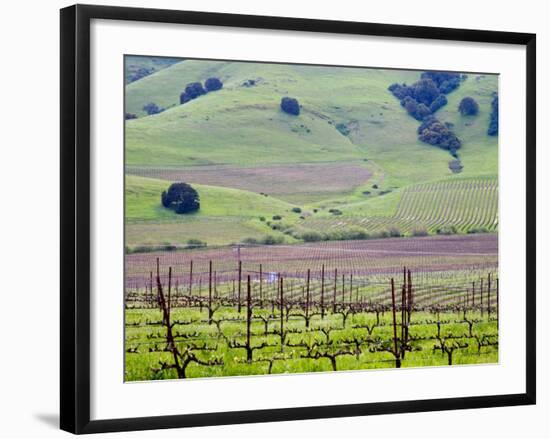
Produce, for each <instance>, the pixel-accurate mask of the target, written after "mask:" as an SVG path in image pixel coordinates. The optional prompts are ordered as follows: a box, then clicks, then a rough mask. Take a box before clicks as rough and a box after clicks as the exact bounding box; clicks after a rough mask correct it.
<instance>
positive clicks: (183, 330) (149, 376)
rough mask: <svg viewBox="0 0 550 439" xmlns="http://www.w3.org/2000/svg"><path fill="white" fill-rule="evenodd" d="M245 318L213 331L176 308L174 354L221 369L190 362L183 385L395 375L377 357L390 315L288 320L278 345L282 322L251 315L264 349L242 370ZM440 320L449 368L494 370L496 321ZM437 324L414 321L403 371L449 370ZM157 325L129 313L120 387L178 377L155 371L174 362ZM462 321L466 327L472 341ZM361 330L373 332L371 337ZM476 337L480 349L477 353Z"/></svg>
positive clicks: (455, 316) (230, 319)
mask: <svg viewBox="0 0 550 439" xmlns="http://www.w3.org/2000/svg"><path fill="white" fill-rule="evenodd" d="M245 311H246V309H245V308H243V311H242V312H241V313H238V312H237V311H236V310H235V309H232V308H220V309H219V310H218V311H216V313H215V314H214V317H215V320H216V321H217V324H214V323H212V324H208V312H207V310H203V311H202V312H201V311H200V310H199V309H198V308H197V309H189V308H180V309H177V310H175V311H174V312H173V314H172V318H173V320H174V321H178V322H181V324H176V325H175V326H174V330H175V333H176V334H177V336H178V337H176V340H177V344H178V346H179V348H180V349H181V350H184V349H185V347H188V346H190V345H193V346H195V347H196V349H194V351H193V354H194V355H196V356H197V357H198V358H199V359H200V360H202V361H204V362H208V361H212V360H217V361H221V362H222V364H219V365H208V364H206V365H205V364H197V363H195V362H191V363H190V364H189V367H188V368H187V370H186V378H200V377H219V376H235V375H258V374H280V373H305V372H308V373H310V372H329V371H333V370H334V367H336V370H362V369H379V368H392V367H395V357H394V356H393V354H392V353H391V352H388V351H384V350H382V349H384V348H385V347H387V346H388V342H387V341H388V340H391V338H392V328H393V326H392V317H391V313H385V314H384V315H383V316H382V317H381V319H380V321H379V324H378V325H376V316H375V313H374V312H372V313H368V312H365V313H357V314H353V315H351V316H349V317H347V319H346V323H345V325H344V323H343V316H342V315H340V314H333V313H331V312H328V313H327V315H326V317H325V318H321V317H320V316H315V317H313V318H312V320H311V322H310V326H309V327H308V328H306V327H305V321H304V319H303V318H301V317H299V316H297V315H292V314H291V315H290V317H289V320H288V321H287V320H286V319H284V331H288V334H287V336H286V338H285V343H284V344H283V345H281V337H280V333H277V331H279V330H280V319H278V318H277V316H276V315H272V316H271V317H270V315H271V314H270V312H269V310H267V309H263V310H256V311H254V314H253V316H254V319H253V322H252V324H251V333H252V336H251V345H252V346H253V347H259V346H262V343H265V344H266V346H265V347H262V348H261V349H256V350H254V351H253V356H252V361H251V362H248V361H247V356H246V351H245V349H244V348H242V347H234V346H235V344H234V343H240V344H244V343H245V340H246V316H245V314H246V313H245ZM262 317H263V318H264V320H262ZM439 317H440V318H441V320H442V321H443V322H444V323H443V324H442V325H441V328H442V329H441V334H444V337H445V338H447V342H446V343H447V344H448V345H449V347H455V346H460V347H459V348H456V349H455V350H454V351H453V352H452V357H451V361H452V364H454V365H457V364H476V363H497V362H498V346H497V345H496V344H495V342H496V340H497V335H498V332H497V322H496V320H495V319H494V318H490V317H488V316H487V314H485V315H484V316H483V317H482V316H481V314H480V312H476V311H472V312H469V313H466V319H464V316H463V315H462V313H460V312H459V313H453V312H443V313H440V315H439ZM435 319H436V315H435V314H432V313H429V312H418V313H414V314H413V317H412V318H411V326H410V327H411V330H410V338H411V339H413V340H414V341H412V342H411V349H412V350H411V352H407V354H406V355H405V358H404V359H403V360H401V367H427V366H447V365H449V361H450V360H449V355H448V353H446V352H444V351H441V349H439V350H438V349H437V346H441V344H442V343H441V340H442V339H438V338H437V334H438V327H437V324H436V322H435ZM161 320H162V314H161V312H160V311H158V310H155V309H128V310H127V318H126V350H127V352H126V355H125V361H126V370H125V380H126V381H136V380H139V381H144V380H161V379H174V378H177V377H178V376H177V374H176V371H175V370H174V369H164V370H162V369H161V367H160V363H161V362H165V363H170V362H171V361H172V354H171V353H170V352H166V351H164V349H165V345H166V340H165V336H164V327H163V326H162V324H161ZM468 321H471V322H472V333H471V336H470V333H469V324H468ZM361 326H362V327H361ZM365 326H366V327H368V328H369V329H370V330H371V333H370V334H369V332H368V329H366V328H365ZM323 330H324V331H325V332H323ZM482 335H483V336H484V337H485V343H486V344H484V345H482V346H481V347H480V348H479V349H478V341H479V339H480V337H481V336H482ZM476 337H477V338H476ZM443 340H444V339H443ZM449 340H450V341H449ZM487 342H489V343H490V344H487ZM327 343H328V344H327ZM390 344H391V343H390ZM312 347H313V349H310V348H312ZM434 347H435V348H436V349H434ZM378 349H380V350H378ZM335 352H340V355H338V356H336V357H335V365H334V366H333V365H332V363H331V360H330V359H329V358H327V357H319V358H308V354H310V355H312V356H313V357H314V356H315V353H320V354H327V353H328V354H333V353H335Z"/></svg>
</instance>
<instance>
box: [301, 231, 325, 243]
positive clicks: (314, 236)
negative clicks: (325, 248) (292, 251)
mask: <svg viewBox="0 0 550 439" xmlns="http://www.w3.org/2000/svg"><path fill="white" fill-rule="evenodd" d="M300 238H301V239H303V240H304V241H305V242H318V241H324V240H325V236H324V235H323V234H321V233H319V232H304V233H302V234H301V235H300Z"/></svg>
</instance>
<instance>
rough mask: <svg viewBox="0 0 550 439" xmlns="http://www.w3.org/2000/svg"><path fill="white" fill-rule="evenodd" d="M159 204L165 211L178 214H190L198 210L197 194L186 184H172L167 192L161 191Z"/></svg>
mask: <svg viewBox="0 0 550 439" xmlns="http://www.w3.org/2000/svg"><path fill="white" fill-rule="evenodd" d="M161 202H162V205H163V206H164V207H166V208H167V209H172V210H174V211H175V212H176V213H178V214H183V213H191V212H195V211H197V210H199V209H200V199H199V194H198V192H197V191H196V190H195V189H194V188H193V187H192V186H191V185H189V184H187V183H172V184H171V185H170V187H169V188H168V190H167V191H163V192H162V195H161Z"/></svg>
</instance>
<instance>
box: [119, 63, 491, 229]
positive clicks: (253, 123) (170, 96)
mask: <svg viewBox="0 0 550 439" xmlns="http://www.w3.org/2000/svg"><path fill="white" fill-rule="evenodd" d="M209 76H218V77H220V78H221V79H222V81H224V89H223V90H221V91H218V92H214V93H210V94H208V95H206V96H203V97H200V98H199V99H197V100H195V101H192V102H190V103H187V104H185V105H178V101H179V93H180V92H181V90H182V89H183V88H184V86H185V84H187V83H188V82H192V81H197V80H202V81H204V79H205V78H207V77H209ZM418 77H419V73H418V72H408V71H382V70H361V69H346V68H325V67H313V66H291V65H268V64H254V63H225V62H205V61H194V60H187V61H185V62H184V63H180V64H175V65H173V66H171V67H169V68H166V69H164V70H162V71H159V72H157V73H155V74H153V75H151V76H149V77H146V78H143V79H141V80H139V81H137V82H135V83H132V84H130V85H129V86H128V87H127V101H126V103H127V111H129V112H134V113H138V114H140V108H141V107H142V106H143V104H144V103H146V102H155V103H157V104H159V105H161V106H164V107H167V108H168V107H172V108H169V109H168V110H167V111H165V112H163V113H161V114H159V115H155V116H148V117H141V118H140V119H137V120H130V121H128V122H127V124H126V127H127V132H126V135H127V143H126V160H127V164H128V165H130V166H164V167H176V168H177V167H181V166H194V165H209V164H236V165H244V166H257V165H271V164H276V163H277V164H279V163H282V164H285V163H288V164H292V163H300V162H338V161H345V160H357V161H358V163H362V164H363V165H364V166H368V167H369V168H370V169H371V170H372V171H373V172H374V176H373V178H372V179H371V180H370V181H369V182H368V183H366V184H364V185H360V186H359V187H357V188H356V189H355V190H354V191H353V192H351V193H342V194H340V195H337V196H336V197H335V196H334V195H331V196H330V197H328V198H327V199H326V200H321V201H317V202H315V203H313V204H311V205H310V206H305V207H306V208H313V207H314V206H322V207H325V208H326V209H328V208H329V207H331V206H338V207H339V208H340V206H343V210H344V215H346V212H349V211H353V210H355V209H354V208H357V211H355V212H354V215H356V214H357V213H358V212H359V211H360V212H361V213H362V214H365V215H376V216H380V215H388V216H391V215H393V214H394V212H395V209H396V206H397V204H398V202H399V199H400V194H401V192H402V190H403V188H404V187H406V186H408V185H411V184H416V183H420V182H426V181H439V180H443V179H462V178H468V177H478V176H483V177H496V174H497V162H498V156H497V142H498V139H497V138H494V137H489V136H487V135H486V130H487V126H488V118H489V112H490V101H491V93H492V92H493V91H496V89H497V77H495V76H485V77H479V78H476V75H469V77H468V79H467V80H466V81H465V82H463V83H462V84H461V86H460V87H459V89H458V90H456V91H454V92H453V93H451V94H450V95H448V100H449V103H448V105H447V106H446V107H444V108H443V109H441V110H440V111H439V112H438V113H437V117H438V118H440V119H441V120H444V121H449V122H452V123H453V124H454V125H455V127H454V130H455V131H456V133H457V134H458V136H459V137H460V138H461V139H462V141H463V146H462V148H461V150H460V151H459V153H460V157H461V160H462V163H463V165H464V170H463V172H462V173H461V174H458V175H454V174H452V173H451V171H450V170H449V169H448V162H449V161H450V160H451V159H452V157H451V156H450V155H449V153H448V152H446V151H443V150H440V149H438V148H436V147H433V146H430V145H426V144H424V143H422V142H419V141H418V140H417V135H416V129H417V127H418V125H419V123H418V122H417V121H415V120H414V119H413V118H411V117H410V116H408V115H407V114H406V112H405V111H404V109H403V108H402V107H401V106H400V105H399V102H398V101H397V99H395V98H394V97H393V96H392V95H391V94H390V93H389V92H388V91H387V87H388V85H389V84H391V83H393V82H407V83H412V82H414V81H415V80H416V79H417V78H418ZM246 79H256V80H257V81H258V85H257V86H255V87H250V88H247V87H242V86H241V84H242V82H243V81H244V80H246ZM285 95H289V96H294V97H297V98H298V99H299V101H300V103H301V105H302V113H301V114H300V116H298V117H293V116H289V115H286V114H284V113H282V112H281V111H280V109H279V101H280V98H281V97H282V96H285ZM464 96H472V97H474V98H475V99H476V100H478V102H479V104H480V114H479V115H478V116H476V117H473V118H470V117H462V116H460V114H459V113H458V111H457V107H458V103H459V102H460V100H461V99H462V98H463V97H464ZM339 123H345V124H347V126H348V128H349V129H350V134H349V136H344V135H342V134H341V133H340V132H339V131H338V130H337V129H336V128H335V126H336V125H337V124H339ZM365 158H368V162H365V161H364V159H365ZM419 164H420V165H419ZM374 183H376V184H378V186H379V188H378V189H372V184H374ZM163 184H165V183H163ZM388 189H391V190H392V192H391V193H389V194H387V195H383V196H380V195H379V194H380V192H381V191H386V190H388ZM365 190H369V191H370V192H371V194H370V195H364V194H363V191H365ZM238 194H240V195H242V194H246V191H242V192H238ZM155 196H156V197H157V198H158V194H156V195H155ZM247 196H248V195H247ZM306 200H307V197H305V198H303V201H306ZM296 201H299V200H298V199H297V200H296ZM155 202H156V199H155ZM235 203H236V204H241V203H244V204H243V205H244V206H246V203H247V198H246V197H244V198H243V199H242V200H240V201H238V200H237V199H235ZM271 203H277V201H275V200H274V199H273V198H270V199H269V202H268V204H270V205H274V204H271ZM302 207H304V206H302ZM205 208H206V206H205ZM246 209H247V208H246V207H245V208H244V210H246ZM222 210H223V209H222ZM260 210H262V209H260ZM256 213H257V212H256ZM169 214H170V212H165V213H163V215H169ZM229 217H231V215H229ZM254 226H256V224H255V225H254ZM260 227H261V229H262V230H263V231H266V229H267V231H269V229H268V228H267V227H265V226H264V225H263V224H260ZM256 230H257V229H256Z"/></svg>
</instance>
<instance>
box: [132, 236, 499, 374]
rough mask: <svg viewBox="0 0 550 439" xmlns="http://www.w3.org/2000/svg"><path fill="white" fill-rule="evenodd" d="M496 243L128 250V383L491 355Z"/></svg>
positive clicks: (463, 360)
mask: <svg viewBox="0 0 550 439" xmlns="http://www.w3.org/2000/svg"><path fill="white" fill-rule="evenodd" d="M474 238H475V239H474ZM336 245H339V247H336ZM496 248H497V243H496V237H495V236H494V235H486V236H484V237H483V238H482V239H480V236H476V237H471V236H461V237H458V236H452V237H427V238H409V239H407V238H400V239H386V240H373V241H353V242H347V243H325V245H324V246H314V245H313V244H309V245H302V246H273V247H270V248H269V249H266V247H251V248H240V247H236V248H230V249H227V248H221V249H208V250H206V249H202V250H197V251H188V252H174V253H169V254H167V253H162V254H146V255H145V254H140V255H127V276H126V280H127V281H126V282H127V283H126V301H125V303H126V380H129V381H134V380H150V379H168V378H178V377H179V378H187V377H208V376H228V375H250V374H270V373H288V372H315V371H330V370H333V371H334V370H353V369H369V368H388V367H390V368H391V367H419V366H433V365H451V364H471V363H487V362H496V361H498V297H499V291H498V288H499V287H498V277H497V275H496V274H495V273H496V272H497V257H496ZM461 255H462V256H461ZM460 258H465V259H464V265H462V266H461V265H460V264H458V263H457V260H459V259H460ZM404 262H409V263H410V265H409V266H407V268H404V266H403V264H404Z"/></svg>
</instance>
